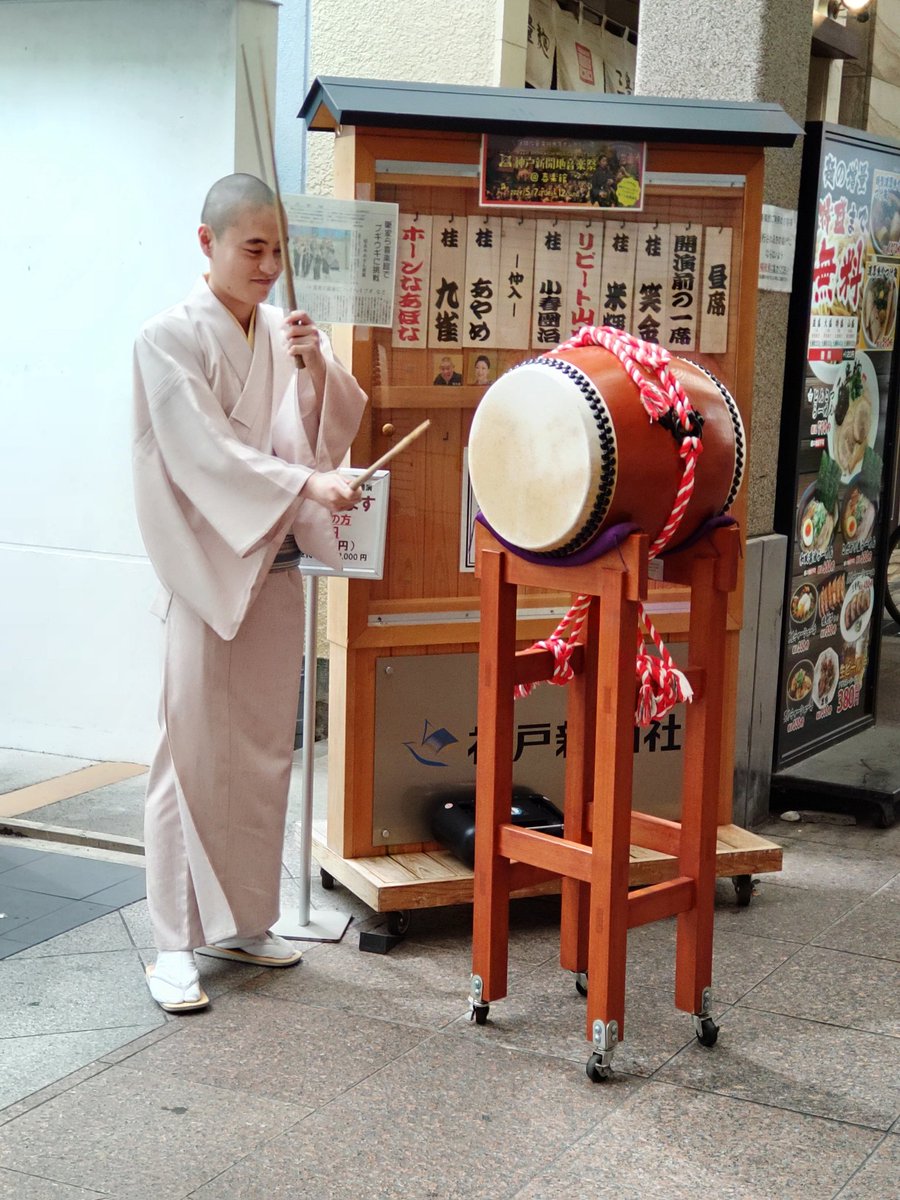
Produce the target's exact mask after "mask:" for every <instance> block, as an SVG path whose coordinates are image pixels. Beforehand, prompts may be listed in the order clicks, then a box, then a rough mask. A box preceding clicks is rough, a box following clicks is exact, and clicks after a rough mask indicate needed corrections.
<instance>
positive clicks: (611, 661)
mask: <svg viewBox="0 0 900 1200" xmlns="http://www.w3.org/2000/svg"><path fill="white" fill-rule="evenodd" d="M614 584H615V585H617V586H614V585H610V586H609V587H607V588H606V589H605V591H604V593H603V597H602V601H601V606H600V629H599V646H601V647H602V648H603V649H602V654H601V655H600V659H599V664H598V673H597V703H596V720H595V729H594V737H595V742H594V745H595V751H594V789H593V794H594V802H593V810H594V811H593V826H594V828H593V840H592V854H591V885H590V943H589V958H588V974H589V979H590V985H589V988H588V996H587V1015H586V1023H587V1038H588V1040H589V1041H590V1042H591V1043H592V1045H594V1046H595V1051H594V1053H595V1054H597V1053H601V1054H604V1055H608V1056H611V1055H612V1051H613V1049H614V1046H615V1043H616V1042H617V1041H618V1040H619V1039H621V1038H622V1037H623V1035H624V1032H625V959H626V946H627V938H628V872H629V863H630V854H629V847H630V843H631V783H632V772H633V762H634V734H633V729H634V693H635V687H634V655H635V630H636V629H637V620H638V616H637V600H636V598H635V599H630V598H629V597H628V595H627V591H628V584H629V578H628V576H627V575H620V576H617V577H616V578H615V581H614ZM598 1034H599V1043H598ZM598 1044H599V1045H600V1046H601V1050H600V1051H598V1050H597V1049H596V1047H597V1045H598ZM592 1061H593V1055H592ZM604 1065H605V1066H606V1067H608V1066H609V1059H608V1058H606V1059H604V1062H603V1063H601V1064H600V1067H603V1066H604ZM598 1069H600V1068H598ZM589 1073H590V1072H589Z"/></svg>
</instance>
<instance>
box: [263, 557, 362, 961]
mask: <svg viewBox="0 0 900 1200" xmlns="http://www.w3.org/2000/svg"><path fill="white" fill-rule="evenodd" d="M318 607H319V577H318V575H316V574H314V573H312V572H310V574H308V575H307V576H306V620H305V622H304V631H303V697H302V711H303V746H302V749H301V752H300V876H299V878H298V879H297V880H296V883H297V886H298V888H299V903H298V905H297V908H296V909H294V908H288V909H286V910H285V909H282V914H281V918H280V919H279V921H278V923H277V924H276V925H273V927H272V932H273V933H277V934H280V935H281V936H282V937H287V938H295V939H296V940H298V941H304V942H339V941H340V940H341V938H342V937H343V936H344V933H345V931H346V929H347V926H348V925H349V924H350V920H351V917H350V915H349V914H348V913H341V912H332V911H330V910H329V911H323V912H316V913H312V912H311V910H310V901H309V892H310V877H311V874H312V815H313V780H314V772H315V754H316V641H317V638H316V625H317V613H318Z"/></svg>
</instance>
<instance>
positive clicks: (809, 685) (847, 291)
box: [776, 125, 900, 767]
mask: <svg viewBox="0 0 900 1200" xmlns="http://www.w3.org/2000/svg"><path fill="white" fill-rule="evenodd" d="M799 224H800V228H799V232H798V242H797V259H796V264H795V275H794V287H793V294H792V301H791V315H790V327H789V334H788V361H787V364H786V369H785V393H784V406H783V416H782V438H781V450H780V457H779V471H778V493H777V503H776V527H777V529H778V531H779V532H781V533H784V534H786V535H787V537H788V546H789V551H788V567H787V580H786V588H785V608H784V622H783V638H782V648H781V670H780V674H779V693H778V736H777V754H776V758H777V762H776V767H781V766H784V765H787V764H788V763H791V762H796V761H798V760H799V759H801V758H805V757H807V756H808V755H809V754H812V753H814V752H815V751H817V750H820V749H822V748H823V746H825V745H826V744H828V743H830V742H833V741H838V740H841V739H842V738H844V737H846V736H847V735H848V734H850V733H854V732H857V731H858V730H859V729H861V728H863V727H864V726H866V725H869V724H871V723H872V721H873V720H874V701H875V680H876V677H877V660H878V643H879V631H880V624H881V619H880V617H881V604H882V590H883V560H884V547H885V541H886V537H885V535H886V529H885V521H886V518H887V512H888V509H889V500H890V485H891V480H890V478H889V473H888V472H887V471H886V469H885V464H890V463H891V462H892V460H893V452H892V445H893V438H894V427H895V423H896V408H897V398H896V388H897V374H896V371H895V362H894V360H895V346H896V343H897V337H896V330H897V302H898V280H900V144H896V143H891V142H885V141H883V140H879V139H875V138H872V137H870V136H869V135H868V134H864V133H861V132H859V131H857V130H851V129H842V128H840V127H837V126H829V125H811V126H809V127H808V128H807V142H806V146H805V154H804V162H803V179H802V183H801V196H800V212H799Z"/></svg>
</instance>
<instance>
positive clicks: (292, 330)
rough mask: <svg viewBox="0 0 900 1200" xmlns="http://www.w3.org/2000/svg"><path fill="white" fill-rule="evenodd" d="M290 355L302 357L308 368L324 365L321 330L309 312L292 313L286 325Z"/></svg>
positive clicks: (285, 330) (285, 331) (286, 337)
mask: <svg viewBox="0 0 900 1200" xmlns="http://www.w3.org/2000/svg"><path fill="white" fill-rule="evenodd" d="M284 333H285V339H286V341H287V350H288V354H290V355H292V356H293V357H295V358H296V357H297V355H302V357H303V361H304V363H305V364H306V366H307V367H310V368H311V369H313V370H314V369H315V368H316V367H317V366H322V365H323V360H322V345H321V343H320V341H319V329H318V326H317V325H316V323H315V321H313V319H312V317H311V316H310V315H309V313H307V312H292V313H291V314H290V315H289V316H288V318H287V320H286V321H285V323H284Z"/></svg>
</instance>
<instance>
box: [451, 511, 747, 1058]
mask: <svg viewBox="0 0 900 1200" xmlns="http://www.w3.org/2000/svg"><path fill="white" fill-rule="evenodd" d="M647 544H648V541H647V537H646V536H645V535H643V534H632V535H631V536H630V537H628V538H627V540H626V541H624V542H623V543H622V545H621V546H620V547H619V549H617V550H613V551H611V552H609V553H608V554H606V555H604V556H603V557H602V558H598V559H597V560H595V561H594V562H592V563H588V564H587V565H583V566H573V567H561V566H557V565H555V564H552V563H548V564H547V565H544V564H543V563H541V564H534V563H532V562H529V561H526V560H525V559H523V558H520V557H519V556H518V555H516V554H514V553H512V552H510V551H509V550H507V549H505V548H504V547H503V546H502V545H501V544H500V542H498V541H497V540H496V539H495V538H494V537H493V535H492V534H491V533H490V532H489V531H488V530H487V529H485V528H483V527H481V526H479V527H478V529H477V534H476V571H477V573H478V575H479V576H480V578H481V649H480V661H479V677H478V763H477V774H476V790H477V805H476V813H477V817H476V833H475V883H474V914H473V916H474V933H473V947H472V991H471V996H470V1005H471V1010H472V1018H473V1020H475V1021H476V1022H477V1023H478V1024H480V1025H481V1024H484V1022H485V1021H486V1020H487V1016H488V1010H489V1007H490V1003H491V1002H492V1001H494V1000H500V999H502V998H503V997H504V996H505V995H506V994H507V960H508V940H509V898H510V893H511V892H513V891H516V890H517V889H520V888H525V887H530V886H533V885H535V884H537V883H540V882H542V881H546V880H549V879H551V878H553V877H561V879H562V917H561V927H560V963H561V965H562V967H563V968H565V969H567V970H570V971H573V972H575V973H576V978H577V980H578V983H577V985H576V986H578V985H580V986H579V991H584V990H586V991H587V1035H586V1036H587V1039H588V1041H590V1042H591V1044H592V1047H593V1053H592V1054H591V1056H590V1058H589V1059H588V1063H587V1073H588V1076H589V1077H590V1078H591V1079H592V1080H594V1081H599V1080H602V1079H605V1078H607V1077H608V1075H609V1073H610V1062H611V1059H612V1054H613V1050H614V1049H615V1046H616V1043H617V1042H618V1041H620V1040H621V1038H622V1035H623V1032H624V1016H625V950H626V941H627V936H628V930H629V929H631V928H633V927H635V926H637V925H646V924H649V923H650V922H652V921H659V920H662V919H663V918H665V917H670V916H673V915H677V917H678V930H677V944H676V964H675V1004H676V1006H677V1007H678V1008H680V1009H682V1010H683V1011H685V1012H688V1013H691V1014H692V1016H693V1020H694V1028H695V1031H696V1034H697V1037H698V1039H699V1040H700V1042H701V1043H702V1044H703V1045H705V1046H712V1045H713V1044H714V1043H715V1041H716V1037H717V1035H718V1027H717V1026H716V1024H715V1022H714V1021H713V1020H712V1017H711V1015H710V1000H711V992H710V984H711V982H712V943H713V904H714V895H715V881H716V822H717V806H718V795H717V792H718V781H719V765H720V763H719V758H720V750H721V742H722V733H723V721H724V713H725V710H726V705H725V703H724V700H725V697H724V666H723V658H722V650H723V647H724V644H725V621H726V604H727V597H728V593H729V592H731V591H733V590H734V588H735V586H736V583H737V566H738V554H739V547H740V535H739V531H738V528H737V526H736V525H732V526H728V527H725V528H719V529H715V530H713V531H711V532H710V533H709V534H708V535H706V536H704V537H701V538H700V539H699V540H698V541H697V542H696V543H695V544H694V545H692V546H691V547H690V548H688V549H685V550H683V551H676V552H673V553H672V554H670V555H668V556H667V557H666V559H665V576H666V585H667V586H668V585H669V584H670V583H676V584H685V585H687V586H688V587H689V588H690V605H691V615H690V628H689V634H688V639H689V644H688V667H687V670H686V671H685V674H686V675H687V678H688V681H689V683H690V685H691V687H692V688H693V692H694V699H693V702H692V703H691V704H689V705H688V707H687V723H686V732H685V748H686V760H685V771H684V786H683V795H682V815H681V822H680V823H679V822H675V821H665V820H661V819H660V818H658V817H653V816H649V815H647V814H645V813H640V812H633V811H632V807H631V800H632V758H633V747H634V724H635V719H634V714H635V698H636V692H637V684H636V678H635V650H636V639H637V629H638V603H639V602H640V601H642V600H644V599H646V597H647V590H648V578H647ZM521 586H535V587H539V588H549V589H552V590H555V591H567V592H577V593H583V594H587V595H589V596H590V597H591V601H590V607H589V610H588V615H587V620H586V622H585V626H584V632H583V635H582V640H583V645H580V646H576V647H575V650H574V653H573V656H572V659H571V665H572V667H573V669H574V671H575V677H574V679H573V680H572V681H571V682H570V683H569V685H568V687H569V699H568V709H567V735H566V746H567V758H566V783H565V805H564V807H565V824H564V834H563V837H562V838H559V837H554V836H552V835H550V834H546V833H541V832H539V831H537V830H531V829H523V828H519V827H517V826H515V825H513V824H512V823H511V795H512V762H513V730H514V719H513V688H514V686H515V685H516V684H519V683H529V682H533V681H536V680H547V679H549V678H550V677H551V676H552V675H553V671H554V660H553V656H552V654H551V653H550V651H549V650H542V649H538V648H532V649H530V650H524V651H520V652H518V653H517V652H516V647H515V633H516V597H517V589H518V588H519V587H521ZM631 842H635V843H637V844H639V845H641V846H646V847H648V848H650V849H653V850H659V851H662V852H663V853H665V854H671V855H673V856H675V857H676V858H677V859H678V868H677V874H676V877H675V878H674V879H670V880H668V881H667V882H665V883H657V884H653V885H652V886H650V887H645V888H640V889H637V890H635V891H632V892H630V893H629V887H628V874H629V845H630V843H631ZM587 979H589V980H590V986H589V987H586V983H587Z"/></svg>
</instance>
